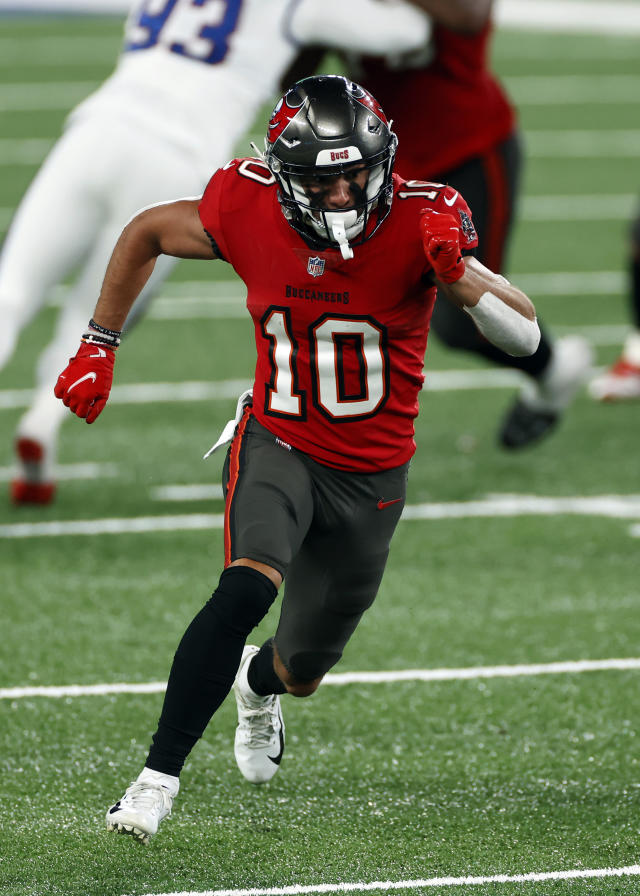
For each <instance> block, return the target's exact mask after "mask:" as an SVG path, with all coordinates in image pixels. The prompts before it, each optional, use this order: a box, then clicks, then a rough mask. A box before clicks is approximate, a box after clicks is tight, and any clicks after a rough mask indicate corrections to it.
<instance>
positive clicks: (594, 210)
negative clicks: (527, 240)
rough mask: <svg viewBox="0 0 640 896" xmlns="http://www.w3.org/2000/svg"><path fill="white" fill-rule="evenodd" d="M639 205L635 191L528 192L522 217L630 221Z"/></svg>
mask: <svg viewBox="0 0 640 896" xmlns="http://www.w3.org/2000/svg"><path fill="white" fill-rule="evenodd" d="M637 205H638V197H637V196H636V195H635V194H634V193H620V194H609V195H605V194H601V195H599V194H592V195H578V196H571V195H558V196H525V197H524V198H523V200H522V204H521V209H520V212H519V215H518V220H520V221H580V222H584V221H585V220H588V221H627V220H629V219H630V218H631V216H632V214H633V213H634V211H635V209H636V206H637Z"/></svg>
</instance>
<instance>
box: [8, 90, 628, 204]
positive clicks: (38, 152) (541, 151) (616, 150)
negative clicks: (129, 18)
mask: <svg viewBox="0 0 640 896" xmlns="http://www.w3.org/2000/svg"><path fill="white" fill-rule="evenodd" d="M25 86H29V85H25ZM53 86H54V87H56V86H58V88H59V85H53ZM516 87H517V93H520V94H521V95H523V96H524V94H525V93H528V91H529V88H527V89H525V87H524V86H522V85H519V86H518V85H516ZM41 89H42V92H43V97H44V96H45V95H46V86H45V85H42V88H41ZM571 89H572V90H574V92H575V87H572V88H571ZM588 89H589V88H588V86H586V87H585V97H584V98H583V99H582V100H580V99H579V98H578V96H577V92H576V98H575V99H574V100H573V101H571V102H576V103H578V102H584V103H585V104H587V103H588V102H589V99H588V98H587V93H586V91H587V90H588ZM601 90H602V94H601V95H600V96H596V97H595V99H594V102H596V103H597V102H601V103H605V102H608V103H609V104H610V103H611V102H612V100H611V97H609V99H608V100H607V99H606V96H607V94H606V89H605V87H602V88H601ZM636 90H638V91H639V92H640V78H638V79H636V81H635V82H634V83H633V84H632V85H631V86H630V87H629V89H628V91H627V92H628V93H629V94H633V93H634V92H635V91H636ZM530 91H531V99H530V100H529V104H533V105H536V101H535V96H536V94H535V89H534V86H531V88H530ZM569 92H570V91H569V88H568V87H567V88H566V89H565V91H564V93H558V94H557V95H556V102H557V103H560V102H563V103H569V102H570V101H569V99H568V98H567V97H568V95H569ZM59 96H60V90H59V89H58V92H57V93H56V91H55V90H54V92H53V93H52V94H51V97H49V98H43V100H42V106H43V108H49V107H50V106H51V105H52V104H54V103H55V101H56V97H59ZM516 99H517V94H516ZM618 101H619V102H621V103H625V104H626V103H627V102H629V103H631V102H632V101H631V100H630V99H626V100H623V99H622V98H621V97H618ZM31 102H32V104H33V105H34V106H35V104H36V102H37V99H36V96H35V94H34V97H33V98H32V100H31ZM544 102H545V104H546V103H547V102H551V100H547V99H545V100H544ZM8 103H9V100H8V98H7V97H5V98H4V99H3V95H2V86H1V85H0V112H1V111H7V108H6V107H7V105H8ZM540 103H541V104H542V98H541V99H540ZM518 104H519V105H527V103H526V102H524V101H522V100H520V101H518ZM67 105H68V104H67V103H61V104H60V108H62V109H66V108H67ZM69 105H70V104H69ZM16 107H17V108H20V107H19V106H17V105H16ZM53 108H57V107H56V106H55V105H54V106H53ZM634 108H635V107H634ZM524 140H525V154H526V155H527V156H528V157H530V158H558V159H563V158H595V159H600V158H612V157H616V158H634V157H635V156H637V155H638V153H639V151H640V150H639V147H640V130H637V129H624V130H620V129H618V130H554V131H546V130H545V131H534V130H531V131H525V133H524ZM53 142H54V141H53V139H52V138H41V137H33V138H24V139H21V138H14V137H3V138H2V139H0V165H14V166H15V165H38V164H40V162H42V160H43V159H44V157H45V156H46V154H47V152H48V151H49V149H50V148H51V146H52V145H53ZM571 220H580V219H579V217H576V218H572V219H571Z"/></svg>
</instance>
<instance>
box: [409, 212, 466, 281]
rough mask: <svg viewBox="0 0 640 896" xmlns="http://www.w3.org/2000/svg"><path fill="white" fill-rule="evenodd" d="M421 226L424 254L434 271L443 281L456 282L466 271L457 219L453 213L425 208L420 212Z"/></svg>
mask: <svg viewBox="0 0 640 896" xmlns="http://www.w3.org/2000/svg"><path fill="white" fill-rule="evenodd" d="M419 226H420V233H421V235H422V245H423V247H424V254H425V255H426V256H427V261H428V262H429V264H430V265H431V267H432V268H433V273H434V274H435V275H436V277H437V278H438V280H441V281H442V282H443V283H455V282H456V280H459V279H460V277H462V275H463V274H464V271H465V267H464V261H463V260H462V254H461V252H460V228H459V227H458V225H457V224H456V219H455V218H454V217H453V216H452V215H447V214H443V213H442V212H436V211H434V210H433V209H432V208H425V209H422V211H421V213H420V222H419Z"/></svg>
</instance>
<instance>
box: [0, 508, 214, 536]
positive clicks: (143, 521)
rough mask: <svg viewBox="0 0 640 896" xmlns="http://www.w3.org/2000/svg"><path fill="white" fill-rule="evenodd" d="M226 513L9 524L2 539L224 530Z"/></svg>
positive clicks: (2, 530)
mask: <svg viewBox="0 0 640 896" xmlns="http://www.w3.org/2000/svg"><path fill="white" fill-rule="evenodd" d="M223 526H224V514H222V513H219V514H208V513H192V514H184V515H181V516H133V517H117V518H109V517H106V518H104V519H98V520H61V521H56V520H53V521H51V522H46V523H10V524H8V525H4V526H0V538H34V537H36V538H37V537H40V536H43V537H56V536H60V535H122V534H126V533H128V534H135V533H137V534H141V533H148V532H187V531H201V530H202V529H222V528H223Z"/></svg>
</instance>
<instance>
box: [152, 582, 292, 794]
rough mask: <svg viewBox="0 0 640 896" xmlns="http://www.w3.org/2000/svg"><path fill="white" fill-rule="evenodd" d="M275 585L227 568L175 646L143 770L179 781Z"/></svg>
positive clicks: (272, 599) (227, 690) (274, 590)
mask: <svg viewBox="0 0 640 896" xmlns="http://www.w3.org/2000/svg"><path fill="white" fill-rule="evenodd" d="M276 594H277V590H276V587H275V585H274V584H273V583H272V582H271V581H270V580H269V579H268V578H267V577H266V576H264V575H263V574H262V573H260V572H258V571H257V570H255V569H252V568H251V567H248V566H231V567H229V568H228V569H226V570H225V571H224V572H223V573H222V575H221V576H220V583H219V584H218V587H217V589H216V591H215V592H214V594H213V595H212V597H211V600H209V601H208V602H207V603H206V604H205V606H204V607H203V608H202V610H201V611H200V612H199V613H198V615H197V616H196V617H195V619H194V620H193V621H192V623H191V625H190V626H189V627H188V628H187V630H186V632H185V633H184V636H183V638H182V640H181V642H180V644H179V646H178V649H177V651H176V654H175V657H174V659H173V665H172V667H171V673H170V675H169V682H168V684H167V692H166V694H165V698H164V705H163V707H162V713H161V716H160V721H159V723H158V729H157V731H156V733H155V734H154V736H153V742H152V745H151V749H150V750H149V756H148V758H147V761H146V766H147V768H151V769H153V770H154V771H157V772H164V773H165V774H167V775H176V776H177V775H179V774H180V771H181V769H182V766H183V764H184V761H185V759H186V758H187V756H188V755H189V753H190V751H191V750H192V748H193V746H194V744H195V743H196V741H197V740H198V739H199V738H200V737H201V736H202V734H203V732H204V730H205V728H206V727H207V725H208V723H209V720H210V719H211V716H212V715H213V714H214V712H215V711H216V710H217V709H218V707H219V706H220V704H221V703H222V701H223V700H224V698H225V697H226V696H227V694H228V693H229V691H230V689H231V685H232V684H233V680H234V678H235V675H236V672H237V671H238V666H239V665H240V658H241V656H242V648H243V647H244V643H245V641H246V639H247V636H248V634H249V632H250V631H251V630H252V629H253V628H254V627H255V626H256V625H257V624H258V623H259V622H260V621H261V619H262V618H263V617H264V616H265V615H266V613H267V611H268V609H269V607H270V606H271V604H272V603H273V601H274V600H275V597H276Z"/></svg>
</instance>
